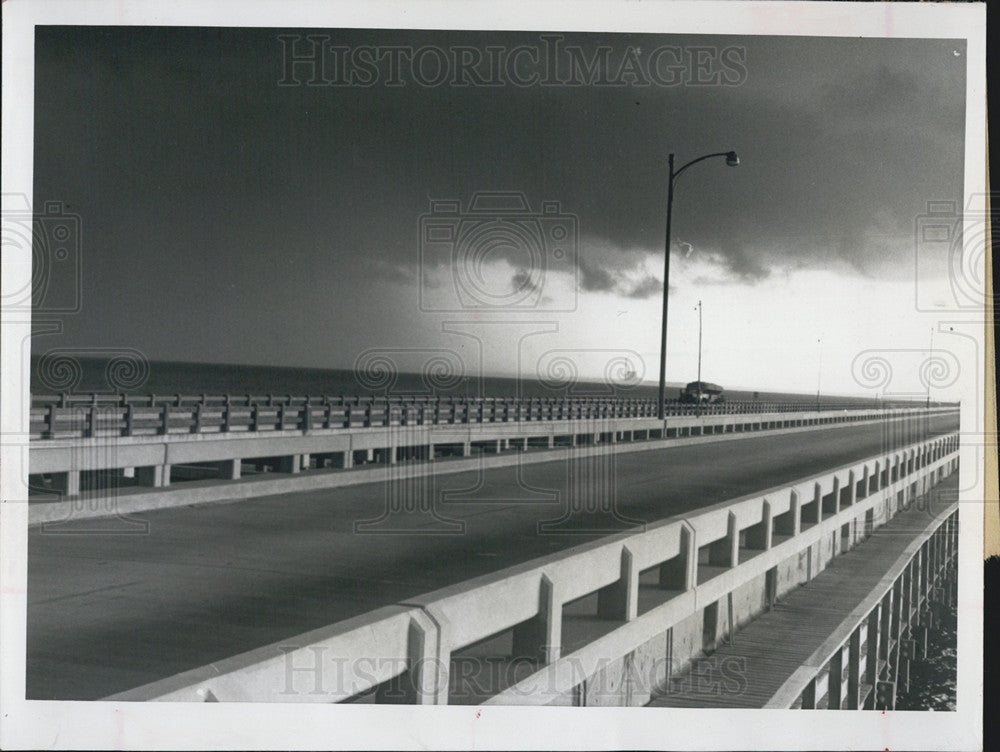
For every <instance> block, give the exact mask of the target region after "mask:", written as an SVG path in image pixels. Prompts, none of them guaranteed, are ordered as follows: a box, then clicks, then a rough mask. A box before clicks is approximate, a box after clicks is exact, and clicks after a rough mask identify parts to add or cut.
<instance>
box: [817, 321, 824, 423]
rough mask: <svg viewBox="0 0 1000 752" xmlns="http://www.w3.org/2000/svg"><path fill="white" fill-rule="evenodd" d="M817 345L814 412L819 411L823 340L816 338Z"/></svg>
mask: <svg viewBox="0 0 1000 752" xmlns="http://www.w3.org/2000/svg"><path fill="white" fill-rule="evenodd" d="M816 344H818V345H819V365H817V366H816V412H819V390H820V385H821V384H822V383H823V340H822V339H818V340H816Z"/></svg>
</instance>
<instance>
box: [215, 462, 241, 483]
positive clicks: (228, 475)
mask: <svg viewBox="0 0 1000 752" xmlns="http://www.w3.org/2000/svg"><path fill="white" fill-rule="evenodd" d="M242 465H243V463H242V462H241V461H240V460H222V461H221V462H217V463H216V467H218V469H219V477H220V478H225V479H226V480H239V479H240V473H241V471H242V469H243V468H242Z"/></svg>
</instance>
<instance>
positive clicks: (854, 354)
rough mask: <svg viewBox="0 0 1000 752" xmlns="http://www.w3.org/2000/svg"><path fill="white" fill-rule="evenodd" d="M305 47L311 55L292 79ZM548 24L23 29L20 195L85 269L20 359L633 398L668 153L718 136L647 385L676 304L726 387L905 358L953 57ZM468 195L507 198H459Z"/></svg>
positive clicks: (700, 171)
mask: <svg viewBox="0 0 1000 752" xmlns="http://www.w3.org/2000/svg"><path fill="white" fill-rule="evenodd" d="M306 33H313V34H321V35H322V36H325V37H327V40H326V41H320V42H318V44H319V45H320V47H322V46H327V47H329V48H330V49H328V50H327V52H326V58H325V61H324V65H323V67H322V68H321V69H316V68H315V67H314V66H312V65H311V64H309V63H296V64H294V66H291V67H290V64H289V59H290V56H293V55H294V56H297V57H299V58H302V57H308V54H309V52H310V50H311V49H317V48H313V47H312V46H311V44H312V43H311V42H309V41H308V40H307V39H306V38H305V34H306ZM556 36H557V37H558V39H556V38H554V37H548V36H546V35H542V34H540V33H538V32H526V33H502V34H500V33H483V32H415V31H371V30H361V31H342V30H329V31H325V32H317V31H315V30H314V31H312V32H306V31H304V30H299V31H296V30H262V29H176V28H174V29H171V28H159V29H157V28H143V29H137V28H122V27H118V28H75V27H47V28H41V27H40V28H39V29H38V31H37V35H36V89H35V145H34V154H35V178H34V179H35V195H34V203H35V205H36V206H41V205H42V204H44V203H45V202H47V201H62V202H64V203H65V205H66V207H67V211H69V212H71V213H75V214H78V215H79V217H80V221H81V227H82V241H81V258H82V269H83V297H82V309H81V311H80V312H79V313H78V314H76V315H73V316H69V317H65V319H64V321H65V325H64V333H63V334H61V335H58V336H49V337H46V338H45V341H44V348H48V347H70V346H88V347H108V348H114V347H132V348H137V349H140V350H141V351H143V352H144V353H146V354H147V356H148V357H150V358H152V359H177V360H189V361H190V360H194V361H214V362H232V363H259V364H280V365H302V366H321V367H334V368H349V367H351V366H352V364H354V362H355V360H356V359H357V358H358V357H359V356H360V355H362V354H363V353H365V352H367V351H370V350H372V349H379V348H383V349H386V350H393V351H396V352H398V351H400V350H401V349H405V348H410V349H412V350H413V351H414V353H413V354H412V357H413V358H414V359H416V360H419V359H420V358H425V357H428V356H427V353H433V352H434V351H435V350H448V351H454V352H458V353H460V354H461V355H462V357H463V358H464V359H465V360H466V363H467V368H468V370H469V371H475V370H477V369H478V370H482V371H485V372H487V373H495V374H503V375H510V374H513V373H516V372H521V373H522V375H531V374H532V373H542V372H543V371H544V369H545V368H546V367H548V366H547V364H549V363H550V362H551V361H552V359H553V358H554V357H555V354H558V353H562V354H566V355H567V357H569V358H570V359H571V360H573V361H574V362H575V363H576V364H577V366H578V368H579V371H580V372H581V375H588V376H595V377H601V375H602V373H603V370H602V369H605V367H606V365H607V363H608V362H609V361H610V360H611V359H613V358H614V357H616V356H621V355H622V354H624V356H625V358H626V360H627V362H628V363H629V364H630V367H631V368H633V369H634V370H636V371H637V373H638V374H639V375H640V376H643V375H644V376H645V378H647V379H650V380H655V379H656V377H657V368H658V360H657V359H658V353H659V344H658V340H659V334H660V308H661V301H662V297H661V295H662V280H663V246H664V222H665V208H666V194H667V182H668V171H667V155H668V154H669V153H670V152H675V153H676V155H677V160H678V164H682V163H684V162H686V161H688V160H690V159H693V158H695V157H697V156H700V155H702V154H706V153H712V152H719V151H728V150H730V149H736V150H737V151H738V152H739V155H740V159H741V165H740V166H739V167H738V168H735V169H732V168H729V167H727V166H726V164H725V161H724V160H723V159H710V160H706V161H705V162H704V163H701V164H698V165H696V166H694V167H692V168H691V169H690V170H689V171H687V172H685V173H684V175H683V176H682V177H681V178H680V179H679V180H678V182H677V191H676V196H675V202H674V215H673V217H674V223H673V241H674V242H673V243H672V260H671V275H670V322H669V324H670V325H669V333H668V348H667V352H668V368H667V378H668V380H671V381H688V380H691V379H694V378H695V373H696V369H697V341H698V314H697V311H696V305H697V302H698V300H701V301H703V312H704V347H703V363H704V365H703V376H704V378H705V379H708V380H712V381H717V382H719V383H722V384H724V385H732V386H734V387H736V386H739V387H748V388H758V389H782V390H795V391H803V392H812V391H814V390H815V389H816V388H817V385H818V384H821V385H822V388H823V389H824V390H829V391H832V392H840V393H846V394H868V395H871V394H872V389H871V386H870V384H866V383H859V379H858V369H859V365H858V362H857V360H858V357H859V355H860V354H862V353H864V352H869V351H872V352H879V351H899V350H911V351H913V353H920V352H923V351H925V350H926V348H927V347H928V344H929V339H930V332H931V329H932V327H933V326H935V325H936V322H937V321H938V320H939V319H940V318H941V316H942V313H941V312H942V311H944V312H947V311H948V310H950V309H953V308H955V306H956V303H955V301H954V300H953V298H952V297H951V287H952V286H949V284H948V278H947V277H945V276H943V275H942V274H941V272H942V270H943V269H945V268H946V266H947V254H948V250H947V248H948V244H947V243H940V242H939V243H936V244H934V243H928V242H926V239H925V238H922V237H921V236H918V235H915V227H919V222H920V221H922V220H921V219H920V218H921V217H922V216H923V215H925V214H926V213H927V207H928V202H930V201H937V202H941V201H945V202H947V201H952V202H957V203H958V205H959V206H960V205H961V201H962V195H963V191H962V179H963V173H962V162H963V154H964V140H963V133H964V113H965V66H966V58H965V46H964V42H956V41H949V40H905V39H895V40H893V39H843V38H842V39H835V38H795V37H719V36H716V37H708V36H665V35H632V34H630V35H619V34H601V35H595V34H560V35H556ZM283 37H284V38H283ZM295 38H298V41H297V42H296V43H295V44H294V45H292V40H293V39H295ZM290 45H291V46H290ZM421 50H422V51H421ZM517 50H521V51H520V52H517ZM574 61H575V63H574ZM458 62H464V63H466V64H467V66H466V68H465V69H464V71H461V70H458V67H457V63H458ZM591 64H594V65H596V67H594V68H590V69H589V70H588V65H591ZM456 84H463V85H456ZM490 191H492V192H496V191H505V192H511V193H514V194H518V195H520V196H523V198H524V200H525V202H526V205H524V206H522V208H521V209H517V207H516V206H514V205H512V204H510V203H509V202H510V200H511V197H510V196H508V197H506V199H504V200H505V201H506V202H507V203H504V204H503V205H502V206H501V208H502V209H503V211H500V210H497V211H493V212H492V213H489V212H487V213H485V214H484V213H475V212H473V211H472V210H471V209H472V207H471V206H470V201H471V199H472V197H473V196H474V195H475V194H476V193H477V192H480V193H481V192H490ZM432 201H439V202H440V201H451V202H457V204H455V205H454V206H452V208H451V209H450V210H448V211H443V210H442V204H433V203H432ZM485 205H486V204H481V205H480V207H482V206H485ZM446 208H447V207H446ZM432 210H433V211H432ZM449 212H450V213H449ZM546 212H548V213H546ZM557 228H558V229H557ZM441 232H444V235H441V234H440V233H441ZM435 233H438V234H435ZM449 233H451V234H450V235H449ZM556 233H559V235H558V237H556ZM915 262H916V263H915ZM917 273H919V274H921V275H923V277H922V278H920V279H917V278H916V275H917ZM936 336H938V339H937V340H936V347H938V348H941V349H946V348H947V346H948V341H947V337H946V336H943V335H936ZM41 344H42V343H41V340H39V345H41ZM44 348H36V349H39V350H41V349H44ZM923 354H924V355H926V352H923ZM899 357H900V356H898V355H895V356H892V358H890V360H891V359H893V358H897V359H898V358H899ZM904 361H905V362H904ZM897 362H898V363H899V365H897V366H896V368H897V373H896V376H897V377H898V378H896V380H895V381H894V382H893V384H892V385H890V386H889V387H886V388H887V389H889V390H890V391H893V390H894V391H899V392H906V391H913V392H920V391H922V389H923V387H922V386H921V384H920V382H919V380H918V379H917V377H916V374H917V371H918V370H919V367H920V361H919V356H918V355H914V357H910V358H909V359H906V358H903V359H902V360H898V361H897ZM413 365H414V367H419V365H420V364H419V363H414V364H413ZM862 381H863V380H862Z"/></svg>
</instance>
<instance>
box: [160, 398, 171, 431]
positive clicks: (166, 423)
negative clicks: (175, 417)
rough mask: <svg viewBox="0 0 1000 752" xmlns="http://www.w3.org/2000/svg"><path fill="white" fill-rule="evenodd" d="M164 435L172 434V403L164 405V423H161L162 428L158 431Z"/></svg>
mask: <svg viewBox="0 0 1000 752" xmlns="http://www.w3.org/2000/svg"><path fill="white" fill-rule="evenodd" d="M158 432H159V433H160V434H162V435H166V434H168V433H170V403H169V402H164V403H163V422H162V423H160V428H159V431H158Z"/></svg>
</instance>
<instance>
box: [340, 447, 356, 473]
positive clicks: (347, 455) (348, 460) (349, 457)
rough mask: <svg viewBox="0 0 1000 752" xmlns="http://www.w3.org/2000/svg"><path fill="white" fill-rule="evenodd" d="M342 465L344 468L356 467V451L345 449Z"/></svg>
mask: <svg viewBox="0 0 1000 752" xmlns="http://www.w3.org/2000/svg"><path fill="white" fill-rule="evenodd" d="M340 467H341V468H342V469H344V470H350V469H351V468H352V467H354V452H352V451H351V450H350V449H346V450H344V458H343V459H342V460H341V463H340Z"/></svg>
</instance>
